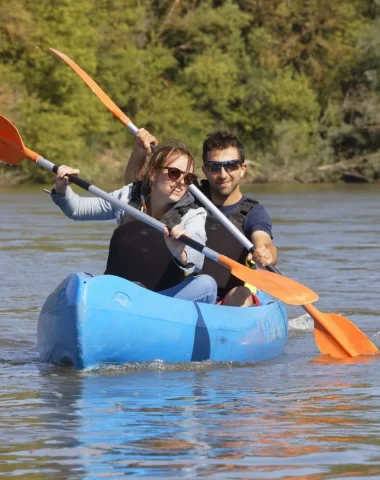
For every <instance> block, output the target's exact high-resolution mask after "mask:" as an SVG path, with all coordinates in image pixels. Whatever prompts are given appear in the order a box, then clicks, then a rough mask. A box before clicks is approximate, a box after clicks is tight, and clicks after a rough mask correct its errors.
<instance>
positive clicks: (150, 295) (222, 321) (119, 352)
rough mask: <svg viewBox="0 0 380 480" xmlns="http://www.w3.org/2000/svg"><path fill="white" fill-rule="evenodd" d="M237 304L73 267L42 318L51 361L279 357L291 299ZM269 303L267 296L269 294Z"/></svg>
mask: <svg viewBox="0 0 380 480" xmlns="http://www.w3.org/2000/svg"><path fill="white" fill-rule="evenodd" d="M264 297H266V299H267V300H268V298H269V300H271V303H269V304H267V305H263V306H260V307H253V308H236V307H224V306H216V305H207V304H201V303H194V302H188V301H184V300H177V299H173V298H169V297H165V296H163V295H159V294H157V293H154V292H151V291H149V290H147V289H145V288H142V287H140V286H138V285H136V284H134V283H132V282H128V281H127V280H124V279H122V278H119V277H114V276H111V275H101V276H96V277H92V276H91V275H88V274H85V273H74V274H72V275H70V276H69V277H68V278H66V280H64V281H63V282H62V283H61V284H60V285H59V286H58V287H57V288H56V290H55V291H54V292H53V293H52V294H51V295H49V297H48V298H47V300H46V301H45V304H44V305H43V307H42V309H41V312H40V315H39V320H38V332H37V340H38V350H39V353H40V358H41V360H42V361H44V362H48V363H54V364H69V365H72V366H74V368H76V369H83V368H88V367H94V366H97V365H106V364H122V363H126V362H145V361H152V360H156V359H161V360H163V361H165V362H189V361H202V360H208V359H210V360H213V361H235V362H258V361H262V360H266V359H269V358H272V357H275V356H278V355H280V354H281V353H282V352H283V350H284V347H285V343H286V340H287V334H288V322H287V314H286V310H285V307H284V305H283V304H282V303H281V302H278V301H276V300H274V299H273V298H272V297H269V296H267V295H266V294H264V295H263V296H262V299H264ZM264 301H265V300H264Z"/></svg>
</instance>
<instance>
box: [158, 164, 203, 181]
mask: <svg viewBox="0 0 380 480" xmlns="http://www.w3.org/2000/svg"><path fill="white" fill-rule="evenodd" d="M161 168H162V170H167V171H168V177H169V178H170V180H178V179H179V178H180V177H181V175H184V177H183V180H184V182H185V183H186V185H191V184H192V183H193V182H195V181H196V180H197V176H196V175H195V174H194V173H190V172H188V173H186V172H183V171H182V170H180V169H179V168H177V167H161Z"/></svg>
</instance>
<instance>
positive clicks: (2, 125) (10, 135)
mask: <svg viewBox="0 0 380 480" xmlns="http://www.w3.org/2000/svg"><path fill="white" fill-rule="evenodd" d="M25 156H26V155H25V153H24V144H23V143H22V140H21V137H20V134H19V133H18V130H17V128H16V127H15V126H14V125H13V123H11V122H10V121H9V120H8V119H7V118H5V117H4V116H3V115H0V159H1V160H2V161H3V162H6V163H9V164H11V165H16V164H17V163H20V162H21V161H22V160H23V159H24V158H25Z"/></svg>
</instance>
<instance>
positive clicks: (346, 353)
mask: <svg viewBox="0 0 380 480" xmlns="http://www.w3.org/2000/svg"><path fill="white" fill-rule="evenodd" d="M304 309H305V310H306V311H307V312H308V314H309V315H310V316H311V317H312V318H313V319H314V322H315V324H314V337H315V341H316V343H317V346H318V348H319V350H320V351H321V353H323V354H324V355H331V356H332V357H334V358H349V357H357V356H358V355H375V354H378V353H380V352H379V349H378V348H377V347H376V345H374V344H373V343H372V342H371V340H370V339H369V338H368V337H367V336H366V335H365V334H364V333H363V332H362V331H361V330H360V329H359V328H358V327H357V326H356V325H355V324H354V323H352V322H351V321H350V320H349V319H348V318H345V317H343V316H342V315H338V314H337V313H323V312H320V311H319V310H317V309H316V308H315V307H314V306H313V305H304Z"/></svg>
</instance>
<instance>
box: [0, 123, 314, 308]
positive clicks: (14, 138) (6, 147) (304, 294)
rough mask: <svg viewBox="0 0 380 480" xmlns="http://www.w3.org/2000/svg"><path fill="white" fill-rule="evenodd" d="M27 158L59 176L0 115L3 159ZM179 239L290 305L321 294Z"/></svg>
mask: <svg viewBox="0 0 380 480" xmlns="http://www.w3.org/2000/svg"><path fill="white" fill-rule="evenodd" d="M25 156H26V157H28V158H30V159H31V160H33V161H34V162H36V163H37V164H38V165H40V166H41V167H43V168H46V169H47V170H50V171H52V172H55V173H56V172H57V170H58V168H59V167H58V165H54V164H53V163H52V162H50V161H49V160H46V159H45V158H43V157H41V156H40V155H39V154H38V153H36V152H33V151H32V150H30V149H29V148H27V147H25V146H24V144H23V142H22V139H21V137H20V134H19V133H18V131H17V129H16V127H15V126H14V125H13V124H12V123H11V122H10V121H9V120H7V119H6V118H5V117H3V116H1V115H0V158H1V160H3V161H4V162H6V163H10V164H17V163H20V162H21V161H22V159H23V158H24V157H25ZM69 178H70V181H71V182H72V183H75V184H76V185H78V186H79V187H81V188H84V189H85V190H88V191H89V192H91V193H92V194H94V195H96V196H98V197H100V198H103V199H104V200H106V201H107V202H109V203H110V204H112V205H114V206H115V207H117V208H120V209H121V210H124V211H125V212H127V213H128V214H129V215H132V216H133V217H136V218H137V219H139V220H141V221H142V222H144V223H146V224H148V225H150V226H151V227H153V228H156V229H157V230H159V231H161V232H163V230H164V228H165V225H164V224H163V223H161V222H160V221H158V220H157V219H155V218H153V217H150V216H149V215H147V214H145V213H143V212H140V211H139V210H137V209H136V208H133V207H131V206H130V205H128V204H126V203H124V202H122V201H120V200H117V199H115V198H114V197H112V196H111V195H110V194H108V193H106V192H104V191H103V190H100V189H99V188H97V187H95V186H94V185H92V184H90V183H89V182H87V181H85V180H83V179H81V178H79V177H76V176H75V175H69ZM179 240H180V241H181V242H183V243H185V244H186V245H189V246H190V247H192V248H194V249H195V250H197V251H199V252H201V253H202V254H203V255H205V256H206V257H208V258H210V259H211V260H214V261H215V262H218V263H220V264H221V265H223V266H225V267H227V268H229V269H230V270H231V273H232V275H234V276H235V277H237V278H239V279H240V280H242V281H243V282H247V283H250V284H254V285H257V286H258V288H261V289H262V290H264V291H266V292H268V293H269V294H271V295H273V296H274V297H276V298H278V299H280V300H282V301H283V302H285V303H289V304H290V305H300V304H302V303H305V299H307V300H306V301H307V302H313V301H315V300H316V298H317V295H316V294H315V293H314V292H312V291H311V290H309V289H308V288H306V287H303V286H302V285H299V284H297V282H294V281H293V280H290V279H286V278H285V277H280V276H279V275H277V274H275V273H270V274H269V275H268V272H260V271H255V270H251V269H250V268H248V267H245V266H244V265H241V264H240V263H238V262H235V261H234V260H232V259H230V258H228V257H225V256H224V255H220V254H219V253H218V252H215V251H214V250H211V249H210V248H208V247H206V246H204V245H202V244H200V243H198V242H196V241H195V240H193V239H191V238H189V237H186V236H182V237H180V238H179Z"/></svg>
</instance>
